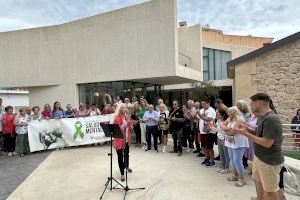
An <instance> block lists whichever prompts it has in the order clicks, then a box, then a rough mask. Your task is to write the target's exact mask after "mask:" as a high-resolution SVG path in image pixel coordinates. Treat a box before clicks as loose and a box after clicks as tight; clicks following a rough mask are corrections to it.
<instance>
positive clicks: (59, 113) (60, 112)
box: [51, 110, 66, 119]
mask: <svg viewBox="0 0 300 200" xmlns="http://www.w3.org/2000/svg"><path fill="white" fill-rule="evenodd" d="M65 117H66V114H65V111H63V110H56V111H52V115H51V118H52V119H58V118H65Z"/></svg>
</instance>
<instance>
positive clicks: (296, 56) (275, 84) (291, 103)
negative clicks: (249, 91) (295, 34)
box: [236, 40, 300, 123]
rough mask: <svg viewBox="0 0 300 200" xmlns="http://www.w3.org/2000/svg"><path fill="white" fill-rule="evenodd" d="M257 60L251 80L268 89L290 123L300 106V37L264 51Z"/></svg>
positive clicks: (258, 89) (256, 85)
mask: <svg viewBox="0 0 300 200" xmlns="http://www.w3.org/2000/svg"><path fill="white" fill-rule="evenodd" d="M255 63H256V72H254V73H252V74H250V76H251V84H252V85H253V87H256V90H257V92H266V93H268V94H269V95H270V96H271V98H272V99H273V101H274V105H275V107H276V109H277V111H278V112H279V116H280V118H281V119H282V121H283V122H284V123H290V122H291V120H292V117H293V116H294V115H295V114H296V110H297V109H298V108H300V40H298V41H295V42H294V43H289V44H286V45H285V46H282V47H279V48H277V49H275V50H273V51H270V52H268V53H266V54H262V55H260V56H259V57H257V58H256V59H255ZM241 64H242V63H241ZM236 76H238V74H236Z"/></svg>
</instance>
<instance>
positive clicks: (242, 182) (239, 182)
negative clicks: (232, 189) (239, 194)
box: [234, 179, 246, 187]
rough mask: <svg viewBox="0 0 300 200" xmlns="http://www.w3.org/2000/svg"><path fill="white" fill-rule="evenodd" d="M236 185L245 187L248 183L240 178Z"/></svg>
mask: <svg viewBox="0 0 300 200" xmlns="http://www.w3.org/2000/svg"><path fill="white" fill-rule="evenodd" d="M234 185H235V186H236V187H243V186H244V185H246V181H245V180H241V179H239V180H238V181H237V182H236V183H235V184H234Z"/></svg>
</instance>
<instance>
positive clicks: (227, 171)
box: [220, 169, 229, 174]
mask: <svg viewBox="0 0 300 200" xmlns="http://www.w3.org/2000/svg"><path fill="white" fill-rule="evenodd" d="M228 173H229V169H222V170H221V171H220V174H228Z"/></svg>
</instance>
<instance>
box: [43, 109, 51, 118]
mask: <svg viewBox="0 0 300 200" xmlns="http://www.w3.org/2000/svg"><path fill="white" fill-rule="evenodd" d="M42 117H43V118H47V117H48V118H51V112H50V111H45V110H44V111H43V112H42Z"/></svg>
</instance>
